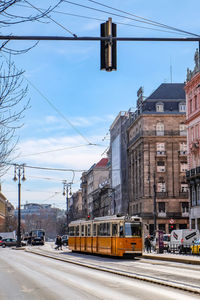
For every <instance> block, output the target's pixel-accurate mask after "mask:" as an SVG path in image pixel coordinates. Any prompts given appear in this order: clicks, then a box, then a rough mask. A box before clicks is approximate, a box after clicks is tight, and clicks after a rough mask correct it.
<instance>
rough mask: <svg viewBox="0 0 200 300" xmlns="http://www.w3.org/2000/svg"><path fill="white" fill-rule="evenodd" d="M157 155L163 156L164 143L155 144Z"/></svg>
mask: <svg viewBox="0 0 200 300" xmlns="http://www.w3.org/2000/svg"><path fill="white" fill-rule="evenodd" d="M156 152H157V154H161V155H162V154H165V143H156Z"/></svg>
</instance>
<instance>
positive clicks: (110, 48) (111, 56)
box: [100, 18, 117, 72]
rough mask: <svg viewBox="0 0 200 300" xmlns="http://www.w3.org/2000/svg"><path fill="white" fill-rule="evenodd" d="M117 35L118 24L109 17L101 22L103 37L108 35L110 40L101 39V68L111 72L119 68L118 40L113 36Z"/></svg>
mask: <svg viewBox="0 0 200 300" xmlns="http://www.w3.org/2000/svg"><path fill="white" fill-rule="evenodd" d="M116 36H117V25H116V24H114V23H112V19H111V18H109V19H108V21H107V22H105V23H102V24H101V37H108V38H109V40H101V68H100V69H101V70H106V71H108V72H111V71H113V70H115V71H116V70H117V41H116V40H112V37H116Z"/></svg>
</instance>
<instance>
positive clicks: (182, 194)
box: [179, 191, 189, 199]
mask: <svg viewBox="0 0 200 300" xmlns="http://www.w3.org/2000/svg"><path fill="white" fill-rule="evenodd" d="M179 197H180V198H184V199H187V198H188V197H189V194H188V191H187V192H180V193H179Z"/></svg>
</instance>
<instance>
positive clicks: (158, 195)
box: [156, 192, 168, 198]
mask: <svg viewBox="0 0 200 300" xmlns="http://www.w3.org/2000/svg"><path fill="white" fill-rule="evenodd" d="M167 196H168V193H167V192H156V197H157V198H166V197H167Z"/></svg>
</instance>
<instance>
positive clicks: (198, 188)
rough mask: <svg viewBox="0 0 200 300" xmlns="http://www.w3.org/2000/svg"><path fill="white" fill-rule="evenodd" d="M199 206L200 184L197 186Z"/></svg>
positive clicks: (199, 202) (198, 203)
mask: <svg viewBox="0 0 200 300" xmlns="http://www.w3.org/2000/svg"><path fill="white" fill-rule="evenodd" d="M197 205H198V206H200V184H198V185H197Z"/></svg>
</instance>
